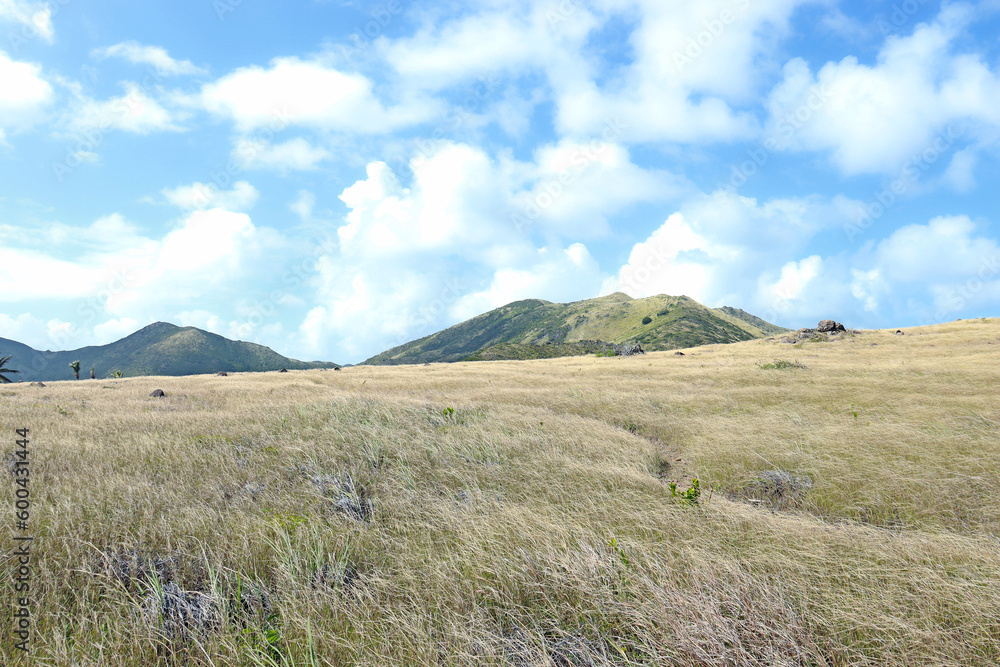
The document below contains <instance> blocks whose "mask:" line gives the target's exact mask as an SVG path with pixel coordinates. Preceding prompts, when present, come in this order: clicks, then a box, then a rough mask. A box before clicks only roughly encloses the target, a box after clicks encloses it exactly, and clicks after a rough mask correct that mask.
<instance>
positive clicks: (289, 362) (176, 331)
mask: <svg viewBox="0 0 1000 667" xmlns="http://www.w3.org/2000/svg"><path fill="white" fill-rule="evenodd" d="M0 352H3V353H4V354H10V355H12V358H11V360H10V363H9V365H10V367H11V368H15V369H17V370H19V371H21V373H20V375H18V376H17V379H19V380H21V381H22V382H32V381H41V382H48V381H50V380H66V379H68V378H71V377H72V371H70V370H69V364H70V362H72V361H79V362H80V377H81V378H87V377H89V375H90V369H91V368H94V369H95V374H96V375H97V377H98V378H109V377H111V376H112V374H113V373H114V372H115V371H116V370H118V371H121V372H122V373H124V374H125V375H126V376H136V375H194V374H200V373H215V372H218V371H272V370H273V371H276V370H279V369H281V368H287V369H293V368H294V369H307V368H332V367H334V366H336V365H337V364H334V363H328V362H309V361H298V360H296V359H289V358H288V357H283V356H281V355H280V354H278V353H277V352H275V351H274V350H272V349H271V348H269V347H264V346H263V345H258V344H256V343H247V342H244V341H234V340H229V339H228V338H224V337H222V336H219V335H218V334H214V333H210V332H208V331H203V330H201V329H198V328H195V327H178V326H175V325H173V324H169V323H167V322H157V323H155V324H150V325H149V326H147V327H144V328H142V329H140V330H139V331H136V332H135V333H134V334H131V335H129V336H126V337H125V338H122V339H121V340H118V341H115V342H114V343H110V344H108V345H97V346H90V347H83V348H80V349H78V350H63V351H58V352H52V351H44V352H43V351H39V350H34V349H32V348H31V347H28V346H27V345H24V344H22V343H18V342H16V341H11V340H7V339H6V338H0Z"/></svg>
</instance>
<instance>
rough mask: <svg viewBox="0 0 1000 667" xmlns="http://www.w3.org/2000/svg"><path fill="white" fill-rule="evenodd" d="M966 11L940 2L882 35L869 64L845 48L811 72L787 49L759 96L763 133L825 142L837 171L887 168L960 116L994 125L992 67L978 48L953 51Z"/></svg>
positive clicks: (804, 144)
mask: <svg viewBox="0 0 1000 667" xmlns="http://www.w3.org/2000/svg"><path fill="white" fill-rule="evenodd" d="M972 18H973V12H972V10H971V8H970V7H969V6H968V5H964V4H950V5H946V6H945V7H944V8H943V9H942V10H941V13H940V14H939V15H938V17H937V18H936V19H935V20H934V21H933V22H931V23H922V24H919V25H917V26H916V27H915V29H914V31H913V33H912V34H911V35H909V36H906V37H889V38H888V39H887V40H886V42H885V44H884V45H883V47H882V50H881V51H880V52H879V55H878V59H877V62H876V63H875V64H874V65H866V64H863V63H861V62H859V61H858V59H857V58H856V57H854V56H849V57H846V58H844V59H843V60H841V61H840V62H837V63H833V62H830V63H827V64H826V65H824V66H823V67H822V68H820V70H819V71H818V72H817V73H816V74H813V73H812V71H811V70H810V68H809V66H808V65H807V64H806V62H805V61H804V60H802V59H801V58H794V59H792V60H791V61H789V63H788V64H787V65H786V66H785V70H784V78H783V80H782V81H781V83H780V84H779V85H777V86H776V87H775V88H774V90H773V91H772V93H771V95H770V99H769V102H768V107H769V113H770V120H769V129H770V132H771V135H772V137H774V138H775V139H776V140H777V141H778V143H779V145H781V146H782V147H784V148H787V149H792V150H815V151H830V152H831V154H832V160H833V162H834V164H836V166H837V167H838V168H839V169H840V170H841V171H842V172H844V173H846V174H858V173H892V172H894V171H896V170H898V169H899V168H900V167H901V165H903V164H904V163H907V161H908V160H909V161H911V162H912V161H914V160H917V159H918V158H919V156H920V155H921V154H922V153H923V152H924V151H925V150H927V149H929V148H930V147H932V146H933V145H934V143H935V141H940V140H939V139H938V137H939V135H949V130H950V129H951V130H952V131H954V129H955V128H957V127H958V126H959V125H961V126H965V127H968V128H969V130H970V131H971V132H972V133H973V135H977V134H983V133H985V134H984V135H983V136H988V135H989V134H990V133H995V132H996V130H997V129H1000V111H998V109H1000V77H998V75H997V72H996V69H995V68H994V67H991V66H990V64H988V63H987V62H985V61H984V60H983V59H982V58H980V57H978V56H976V55H974V54H971V53H957V52H956V46H957V45H958V44H959V43H960V39H961V38H962V36H963V34H964V33H965V31H966V30H967V29H968V28H969V25H970V22H971V20H972ZM949 136H950V135H949ZM950 145H951V142H949V143H948V146H950ZM956 169H961V166H959V167H956ZM955 177H956V178H959V179H960V184H963V185H964V184H965V183H967V182H968V179H967V178H965V175H964V174H956V175H955Z"/></svg>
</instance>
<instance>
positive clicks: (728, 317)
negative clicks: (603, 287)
mask: <svg viewBox="0 0 1000 667" xmlns="http://www.w3.org/2000/svg"><path fill="white" fill-rule="evenodd" d="M785 331H788V330H787V329H785V328H783V327H779V326H777V325H774V324H771V323H769V322H765V321H764V320H762V319H760V318H759V317H756V316H755V315H751V314H750V313H747V312H746V311H743V310H741V309H738V308H732V307H730V306H724V307H722V308H708V307H706V306H704V305H702V304H700V303H698V302H697V301H695V300H694V299H692V298H691V297H688V296H683V295H682V296H669V295H666V294H659V295H656V296H650V297H645V298H642V299H634V298H632V297H630V296H629V295H627V294H625V293H623V292H615V293H613V294H608V295H605V296H601V297H596V298H593V299H584V300H581V301H573V302H570V303H553V302H551V301H545V300H542V299H523V300H520V301H513V302H511V303H508V304H506V305H504V306H500V307H499V308H495V309H493V310H491V311H488V312H486V313H482V314H480V315H476V316H475V317H472V318H470V319H468V320H466V321H465V322H460V323H458V324H456V325H454V326H451V327H448V328H447V329H444V330H442V331H439V332H437V333H433V334H429V335H427V336H424V337H422V338H418V339H416V340H413V341H410V342H409V343H404V344H403V345H398V346H396V347H393V348H391V349H389V350H386V351H384V352H382V353H380V354H377V355H375V356H373V357H370V358H369V359H366V360H365V361H363V362H361V363H362V364H368V365H395V364H415V363H431V362H454V361H463V360H487V359H508V358H511V359H513V358H516V359H521V358H539V357H550V356H566V355H570V354H585V353H589V352H591V351H593V350H594V349H596V348H597V347H598V346H600V345H602V344H606V343H619V344H620V343H625V342H628V341H634V342H639V343H641V344H642V345H643V347H644V348H645V349H647V350H664V349H677V348H684V347H694V346H696V345H704V344H709V343H731V342H738V341H743V340H752V339H755V338H764V337H766V336H770V335H773V334H776V333H781V332H785ZM531 346H535V347H539V346H543V347H548V349H546V350H540V349H534V348H533V347H531Z"/></svg>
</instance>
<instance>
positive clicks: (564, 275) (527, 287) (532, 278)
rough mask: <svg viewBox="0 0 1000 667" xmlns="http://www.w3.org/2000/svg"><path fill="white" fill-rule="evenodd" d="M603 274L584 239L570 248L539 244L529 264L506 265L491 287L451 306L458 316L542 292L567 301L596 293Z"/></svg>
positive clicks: (468, 295) (547, 298) (484, 310)
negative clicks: (519, 266)
mask: <svg viewBox="0 0 1000 667" xmlns="http://www.w3.org/2000/svg"><path fill="white" fill-rule="evenodd" d="M603 278H604V275H603V274H602V273H601V270H600V267H599V266H598V264H597V261H596V260H595V259H594V258H593V257H592V256H591V255H590V251H588V250H587V247H586V246H585V245H583V244H582V243H573V244H571V245H570V246H569V247H567V248H548V247H546V248H539V249H538V250H537V251H536V254H535V257H534V258H533V261H532V262H531V264H530V265H529V266H528V267H527V268H503V269H499V270H497V271H496V272H495V273H494V274H493V280H492V282H491V283H490V285H489V287H488V288H487V289H485V290H482V291H479V292H472V293H470V294H467V295H465V296H463V297H462V298H460V299H458V301H457V302H456V304H455V306H454V307H453V308H452V309H451V314H452V316H453V317H454V318H455V319H457V320H466V319H468V318H470V317H474V316H476V315H479V314H480V313H484V312H486V311H488V310H493V309H494V308H499V307H500V306H503V305H506V304H508V303H511V302H512V301H519V300H521V299H535V298H539V295H544V298H545V299H546V300H549V301H556V302H568V301H574V300H578V299H580V298H586V297H589V296H592V295H594V294H596V293H597V291H598V290H599V289H600V286H601V283H602V280H603Z"/></svg>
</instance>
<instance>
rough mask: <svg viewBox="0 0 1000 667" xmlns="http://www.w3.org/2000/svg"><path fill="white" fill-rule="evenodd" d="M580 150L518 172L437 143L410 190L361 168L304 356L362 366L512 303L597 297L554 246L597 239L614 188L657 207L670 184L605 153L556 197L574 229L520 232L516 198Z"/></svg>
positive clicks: (545, 226)
mask: <svg viewBox="0 0 1000 667" xmlns="http://www.w3.org/2000/svg"><path fill="white" fill-rule="evenodd" d="M576 148H577V147H576V146H574V145H572V144H560V145H558V146H553V147H551V149H550V150H542V151H539V152H538V153H537V154H536V159H537V161H536V162H532V163H522V162H518V161H516V160H513V159H512V158H511V157H509V156H503V155H502V156H500V157H499V158H497V159H493V158H491V157H490V156H489V155H487V154H486V153H485V152H484V151H482V150H481V149H478V148H474V147H471V146H468V145H464V144H453V143H441V144H439V145H437V146H436V147H434V150H432V151H429V152H427V153H426V154H423V155H420V156H418V157H417V158H415V159H413V160H412V161H411V162H410V168H411V170H412V171H413V177H412V180H410V181H409V183H408V184H407V185H404V184H403V183H402V182H400V179H399V177H397V175H396V174H395V173H394V171H393V170H392V169H391V168H390V167H389V166H388V165H386V164H385V163H382V162H373V163H371V164H369V165H368V167H367V174H366V175H367V177H366V178H365V179H364V180H361V181H358V182H356V183H354V184H353V185H351V186H350V187H348V188H345V189H344V191H343V193H342V194H341V195H340V198H341V200H342V201H343V202H344V203H345V204H346V205H347V207H348V209H349V210H348V213H347V215H346V216H345V218H344V222H343V224H342V225H341V226H340V227H339V228H338V229H337V245H336V247H335V248H333V249H331V250H329V251H328V252H326V253H325V254H324V256H323V257H322V258H321V260H320V262H319V267H318V269H319V270H318V274H319V275H318V278H317V279H318V284H319V287H318V294H317V305H316V306H315V307H314V308H313V309H312V310H311V311H310V312H309V314H308V315H307V317H306V318H305V319H304V320H303V322H302V324H301V326H300V335H301V336H302V340H303V345H304V346H306V348H307V349H313V350H316V351H319V350H322V349H335V350H341V351H342V352H343V354H344V355H345V358H347V359H357V358H364V357H366V356H369V355H371V354H374V353H376V352H380V351H381V350H383V349H386V348H388V347H392V346H394V345H398V344H401V343H403V342H406V341H407V340H410V339H412V338H414V337H418V336H420V335H424V334H427V333H431V332H432V331H434V330H437V329H440V328H443V327H446V326H449V325H451V324H454V323H455V322H457V321H460V320H462V319H465V318H467V317H470V316H472V315H475V314H478V313H480V312H483V311H485V310H489V309H491V308H495V307H497V306H500V305H503V304H504V303H507V302H509V301H511V300H516V299H520V298H527V297H537V298H546V299H552V300H575V299H583V298H589V297H591V296H593V295H594V294H596V293H597V291H598V290H599V289H600V286H601V284H602V282H603V280H604V279H605V278H606V275H605V274H603V273H602V272H601V271H600V268H599V267H598V265H597V262H596V260H595V259H594V258H593V257H592V256H591V255H590V252H589V251H588V249H587V248H586V246H584V245H583V244H581V243H579V242H569V243H561V242H559V241H558V238H559V236H561V235H563V234H565V235H572V236H576V235H578V234H587V233H593V229H591V230H590V231H588V230H587V226H588V225H591V226H593V220H595V219H597V218H596V217H595V216H599V215H600V214H601V210H602V207H603V210H604V211H605V212H607V211H610V210H613V209H614V208H616V207H618V206H621V205H622V202H623V201H624V200H625V199H626V197H624V196H622V197H620V198H616V195H615V194H614V193H613V192H612V191H613V190H614V189H615V188H616V187H620V188H622V189H624V190H626V191H628V192H629V193H631V194H632V196H635V197H638V198H640V199H641V198H656V196H654V195H651V194H650V193H651V192H655V191H656V190H657V189H658V188H660V187H662V186H663V184H664V182H665V181H667V180H669V179H665V178H664V177H663V175H661V174H656V173H654V174H653V175H652V176H649V174H646V173H642V172H641V170H638V168H637V167H635V166H634V165H633V164H632V163H631V162H630V161H629V159H628V155H627V153H625V152H624V151H623V150H621V149H620V148H618V147H615V146H608V147H606V148H608V150H607V151H606V152H601V151H599V153H600V155H599V156H597V157H596V158H595V164H594V166H593V168H594V169H596V170H598V173H599V175H600V176H599V178H597V179H595V180H594V181H592V182H591V181H585V180H583V179H581V180H580V183H581V184H584V185H582V186H581V187H579V188H573V187H569V186H564V191H563V192H561V193H558V194H557V198H558V199H559V200H560V205H561V206H563V205H564V206H566V207H567V210H568V211H574V210H575V211H578V212H580V214H581V215H580V220H579V222H580V224H579V226H578V227H576V228H573V227H572V226H571V225H569V224H566V225H563V226H560V225H558V224H554V223H553V221H552V220H551V219H547V220H543V219H542V218H538V219H537V221H536V222H537V224H538V229H537V230H536V229H534V228H532V229H528V230H519V229H518V227H517V225H516V224H515V223H514V221H513V220H512V215H517V214H518V211H520V210H521V197H522V195H523V193H525V192H529V193H530V192H534V191H544V186H540V185H539V184H541V183H543V182H544V180H545V179H546V178H547V177H548V176H549V175H551V174H558V173H560V171H561V170H563V169H564V167H565V165H566V164H571V162H572V157H573V154H574V152H575V150H576ZM628 178H633V179H634V180H635V181H636V182H635V183H627V182H626V180H627V179H628ZM600 179H603V180H604V181H605V182H603V183H601V182H598V181H599V180H600ZM590 190H597V192H598V195H599V194H600V193H602V192H603V193H606V194H607V197H606V198H607V199H608V200H609V201H606V202H602V201H597V200H598V199H600V198H601V197H600V196H597V197H595V196H594V195H593V192H590ZM562 198H565V203H563V202H562ZM574 200H578V201H576V202H574ZM580 202H583V204H581V203H580ZM587 206H591V207H593V208H594V209H596V212H595V211H587V210H585V209H586V208H587ZM550 208H551V209H552V210H555V206H554V204H552V206H550ZM566 215H567V216H568V215H569V214H566ZM535 231H538V232H539V234H538V235H539V236H542V237H545V238H546V241H545V242H544V243H543V244H541V245H540V246H538V245H535V244H534V243H533V242H532V241H531V236H532V235H533V232H535ZM390 265H391V266H392V271H386V270H385V267H386V266H390ZM323 346H326V347H325V348H324V347H323Z"/></svg>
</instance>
